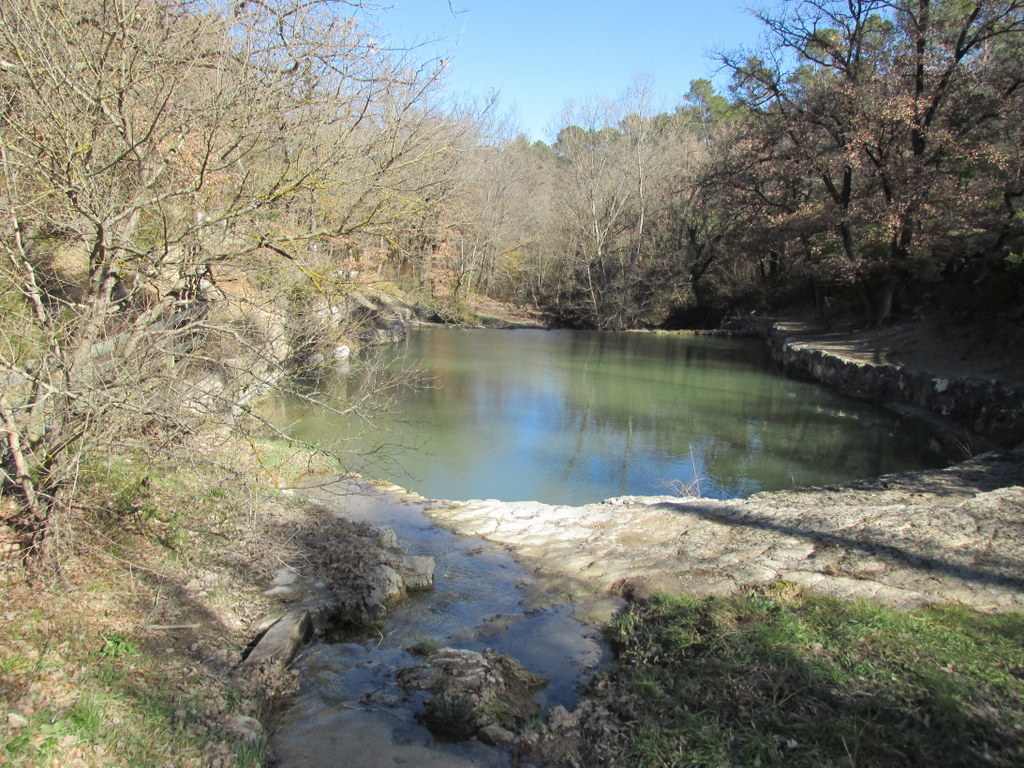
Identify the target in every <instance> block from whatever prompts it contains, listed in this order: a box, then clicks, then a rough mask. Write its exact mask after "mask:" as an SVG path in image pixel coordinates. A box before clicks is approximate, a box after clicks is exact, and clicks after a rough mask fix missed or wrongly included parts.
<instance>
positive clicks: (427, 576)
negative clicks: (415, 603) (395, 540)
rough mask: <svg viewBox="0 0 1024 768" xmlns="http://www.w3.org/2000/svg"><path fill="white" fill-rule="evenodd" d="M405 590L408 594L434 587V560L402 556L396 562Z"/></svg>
mask: <svg viewBox="0 0 1024 768" xmlns="http://www.w3.org/2000/svg"><path fill="white" fill-rule="evenodd" d="M398 570H399V572H400V573H401V576H402V581H403V582H404V583H405V588H406V589H407V590H409V591H410V592H415V591H418V590H423V589H430V588H431V587H433V586H434V558H432V557H419V556H416V555H402V556H401V558H400V559H399V562H398Z"/></svg>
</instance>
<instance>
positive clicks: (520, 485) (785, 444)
mask: <svg viewBox="0 0 1024 768" xmlns="http://www.w3.org/2000/svg"><path fill="white" fill-rule="evenodd" d="M382 354H384V355H386V356H388V358H389V361H388V362H389V364H390V365H393V366H401V365H405V366H410V365H415V366H420V367H422V368H424V369H425V370H426V371H427V372H428V373H429V374H430V377H431V380H432V382H433V386H431V387H430V388H427V389H423V390H420V391H412V390H407V391H405V392H403V393H402V394H401V396H400V397H399V398H398V401H397V403H396V405H395V407H394V408H393V409H392V411H391V412H390V413H388V414H387V415H386V418H385V419H383V421H382V423H381V424H379V425H377V427H375V428H374V429H372V430H369V431H368V432H367V431H366V430H363V431H362V432H360V430H359V429H357V427H358V426H361V425H360V424H359V423H357V422H355V421H353V420H351V419H338V418H329V417H328V416H327V415H326V414H324V413H322V412H314V411H310V410H309V409H307V408H305V407H299V404H298V403H297V402H295V401H282V402H281V403H279V411H278V414H277V416H276V418H278V419H279V420H280V421H281V422H282V423H284V422H287V423H291V424H292V427H291V429H293V430H294V433H295V434H296V436H297V437H302V438H305V439H313V440H318V441H321V442H325V443H334V442H336V441H338V440H346V441H348V443H347V444H348V446H349V447H350V448H356V449H359V450H363V451H366V450H368V449H369V447H370V446H373V445H376V444H377V443H379V442H381V441H382V440H383V439H384V438H383V437H382V436H383V435H386V434H388V430H391V432H390V434H391V436H392V438H391V442H392V443H398V444H401V445H405V446H416V447H418V448H420V450H399V451H398V452H397V454H396V458H395V460H394V461H392V462H381V463H380V464H378V465H373V466H370V467H360V470H361V471H363V472H364V473H366V472H369V474H370V475H373V476H377V477H385V478H387V479H388V480H391V481H393V482H396V483H398V484H399V485H404V486H406V487H410V488H413V489H415V490H417V491H419V492H420V493H423V494H424V495H427V496H430V497H435V498H501V499H504V500H507V501H515V500H527V499H535V500H540V501H546V502H549V503H566V504H580V503H586V502H593V501H598V500H601V499H604V498H607V497H610V496H616V495H622V494H640V495H649V494H659V493H666V492H668V491H667V490H666V488H665V485H664V484H665V483H666V481H673V482H675V483H676V484H677V485H679V486H685V487H692V488H693V489H694V490H698V489H699V491H700V493H701V494H702V495H705V496H713V497H719V498H724V497H733V496H745V495H749V494H750V493H754V492H756V491H759V490H773V489H779V488H786V487H791V486H794V485H810V484H821V483H829V482H839V481H843V480H848V479H853V478H856V477H866V476H873V475H877V474H881V473H884V472H893V471H903V470H910V469H919V468H923V467H927V466H936V465H938V464H940V463H941V461H942V459H941V457H940V456H938V455H936V454H934V453H933V452H932V451H931V450H929V448H928V445H929V439H928V436H927V434H925V433H924V432H923V427H920V426H918V425H916V424H914V423H912V422H909V421H907V420H901V419H899V418H898V417H896V416H895V415H893V414H890V413H888V412H887V411H884V410H882V409H879V408H875V407H873V406H869V405H867V404H864V403H860V402H858V401H854V400H851V399H848V398H844V397H841V396H839V395H837V394H835V393H833V392H831V391H828V390H826V389H824V388H822V387H819V386H816V385H812V384H808V383H804V382H800V381H795V380H791V379H788V378H785V377H782V376H779V375H777V374H775V373H773V372H772V371H770V370H769V367H768V365H767V359H766V355H765V352H764V346H763V344H762V343H761V342H758V341H753V340H750V341H747V340H735V339H719V338H709V337H698V338H694V337H685V336H675V335H671V336H670V335H655V334H639V333H622V334H607V333H590V332H574V331H535V330H519V331H464V330H455V329H427V330H422V331H417V332H416V333H414V334H412V336H411V337H410V339H409V341H408V342H407V343H406V344H405V345H402V347H401V348H400V349H399V348H389V349H387V350H384V351H383V353H382ZM330 386H331V387H332V388H333V390H332V391H333V392H334V394H335V395H336V396H337V397H338V398H353V397H355V396H357V395H358V390H359V386H360V385H359V382H358V380H357V379H356V378H353V377H351V376H349V377H338V378H337V379H335V380H333V381H331V382H330ZM362 426H364V425H362Z"/></svg>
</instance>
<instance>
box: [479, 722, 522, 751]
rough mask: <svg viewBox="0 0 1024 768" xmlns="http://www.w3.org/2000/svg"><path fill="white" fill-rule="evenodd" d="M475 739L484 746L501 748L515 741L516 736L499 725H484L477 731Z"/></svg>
mask: <svg viewBox="0 0 1024 768" xmlns="http://www.w3.org/2000/svg"><path fill="white" fill-rule="evenodd" d="M476 737H477V738H478V739H480V741H482V742H483V743H484V744H490V745H491V746H492V747H502V746H505V745H506V744H511V743H512V742H513V741H515V738H516V735H515V734H514V733H512V731H509V730H506V729H505V728H502V727H501V726H500V725H485V726H484V727H483V728H481V729H480V730H479V731H477V734H476Z"/></svg>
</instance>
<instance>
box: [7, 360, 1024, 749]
mask: <svg viewBox="0 0 1024 768" xmlns="http://www.w3.org/2000/svg"><path fill="white" fill-rule="evenodd" d="M807 343H812V342H811V341H808V342H807ZM868 354H871V353H868ZM938 373H940V374H941V373H942V372H941V371H939V372H938ZM237 448H238V446H235V447H234V448H232V449H231V450H232V451H235V450H237ZM257 449H258V451H260V452H262V455H261V456H260V460H259V461H258V462H256V461H254V460H251V459H249V460H246V462H248V463H247V464H246V462H242V464H239V465H237V466H235V467H234V470H233V471H234V472H236V473H237V474H236V477H237V478H238V480H237V481H230V482H224V481H223V480H221V479H219V478H218V477H217V476H216V473H214V472H213V470H212V465H206V469H205V470H204V471H205V472H206V474H203V473H202V472H200V473H199V474H197V475H195V476H194V477H193V478H192V479H190V480H187V481H185V480H184V479H183V478H182V477H175V476H172V475H159V474H155V473H152V472H150V471H149V470H148V468H147V467H146V465H145V464H144V462H140V463H139V464H137V465H135V466H134V467H133V466H131V465H126V466H124V467H120V468H118V470H117V472H118V473H120V474H119V475H118V476H117V477H111V478H109V481H110V482H109V484H110V486H111V488H113V491H112V493H111V495H112V496H113V497H114V498H115V500H116V502H117V504H118V507H117V515H116V516H112V518H111V519H112V520H115V521H118V522H117V524H116V525H108V526H107V527H103V526H100V525H98V526H97V530H96V531H95V532H93V534H94V535H90V536H89V537H86V538H85V539H84V549H83V552H82V555H81V556H79V557H77V558H76V559H75V560H74V561H73V562H71V563H69V564H68V566H67V568H66V571H65V578H66V581H67V589H66V591H62V590H59V589H54V590H51V591H50V592H48V593H44V594H39V593H38V591H37V590H36V589H35V588H34V586H33V585H32V584H30V583H28V582H27V581H26V580H24V578H23V574H22V573H21V572H20V571H19V570H18V569H17V568H16V567H14V566H10V567H7V568H5V570H4V578H5V582H4V585H5V589H4V602H3V605H2V606H0V617H2V618H3V619H4V622H5V625H4V641H3V643H2V644H0V662H2V664H3V668H4V679H3V688H2V691H0V693H2V703H3V707H4V713H3V714H4V715H5V716H6V726H5V728H4V731H3V744H2V747H0V749H3V754H4V755H5V756H6V760H7V761H8V762H9V763H10V764H12V765H26V766H28V765H32V766H36V765H62V766H63V765H80V766H94V765H95V766H99V765H119V764H120V765H139V764H154V765H161V764H166V765H220V766H228V765H249V766H255V765H258V764H260V762H261V761H262V760H263V759H264V754H265V753H264V749H265V742H266V738H267V735H266V730H265V727H264V726H265V725H266V724H268V723H270V722H272V712H271V709H270V707H271V704H272V701H273V698H274V694H275V692H282V691H283V692H287V691H288V690H289V686H290V685H291V684H292V683H293V677H292V675H291V674H289V673H285V674H283V675H279V676H277V677H276V678H274V679H272V680H260V679H257V676H246V675H242V676H239V674H238V671H237V670H238V662H239V660H240V659H241V658H242V655H243V653H244V652H245V649H246V645H247V644H248V643H249V642H250V641H251V640H252V639H253V637H254V636H255V635H256V634H257V633H258V631H259V627H260V626H261V622H262V620H263V619H265V618H266V617H267V616H272V615H273V614H275V613H276V612H280V611H281V610H282V608H283V606H284V605H286V604H287V603H288V601H287V600H285V601H284V602H283V601H282V597H281V595H282V590H280V589H279V588H280V587H285V588H287V586H288V584H287V583H281V584H276V583H275V582H277V581H278V580H281V581H283V582H287V581H288V578H287V576H288V574H287V573H282V569H284V570H289V569H293V570H297V571H302V572H303V578H304V579H305V580H306V581H311V582H316V581H317V580H319V579H321V575H323V576H324V577H325V578H327V579H328V580H330V579H335V580H337V582H338V583H339V584H342V583H345V582H353V581H360V580H361V581H363V582H364V583H365V581H366V578H365V577H366V573H365V567H366V566H367V565H374V566H375V565H378V564H379V563H377V562H376V561H373V562H371V560H370V559H368V558H366V557H364V555H365V552H364V551H363V550H362V549H359V548H358V547H360V546H362V544H361V543H365V542H366V540H367V539H368V538H373V536H372V535H371V534H369V533H368V532H367V531H366V530H365V529H362V528H354V527H352V526H349V525H347V524H345V523H344V522H343V521H340V522H339V521H338V520H337V517H336V514H335V512H336V511H340V512H342V513H343V511H344V507H345V500H344V499H340V500H338V502H337V503H336V504H335V505H334V506H335V507H336V509H325V508H322V507H309V506H307V505H304V504H301V503H299V502H297V501H296V500H295V499H294V498H289V497H287V496H282V495H281V493H280V490H279V487H282V486H293V485H300V484H302V481H301V478H300V477H299V476H300V475H302V474H304V473H305V472H306V470H308V471H309V472H312V473H314V474H316V473H324V472H329V471H330V468H329V467H326V466H315V465H314V466H309V467H304V468H302V469H299V470H294V469H288V468H287V467H289V466H291V467H293V468H294V466H295V459H299V460H300V461H306V460H308V455H306V454H303V453H301V452H295V453H294V455H290V452H289V451H287V450H282V449H281V447H280V446H278V447H274V448H268V447H260V446H257ZM225 450H226V447H225V445H224V444H223V443H220V442H217V441H216V440H214V439H213V438H212V437H208V438H204V439H203V440H197V441H196V443H195V445H191V446H188V451H189V452H190V453H191V454H192V455H193V457H194V458H195V459H197V466H200V465H203V462H204V460H216V461H217V462H219V463H221V464H223V463H224V460H225V456H224V454H225ZM243 453H244V451H243ZM289 473H291V474H289ZM254 476H260V477H261V478H262V480H261V481H260V482H255V483H253V482H251V481H249V480H245V481H243V480H242V479H241V478H243V477H250V478H251V477H254ZM99 479H101V478H97V480H99ZM307 479H308V478H307ZM105 482H106V481H105ZM115 486H116V487H115ZM1022 486H1024V453H1022V451H1021V450H1020V449H1018V450H1015V451H1009V452H1003V453H1000V454H989V455H985V456H979V457H975V458H973V459H971V460H969V461H967V462H965V463H963V464H959V465H956V466H954V467H950V468H948V469H945V470H936V471H932V472H920V473H911V474H904V475H897V476H889V477H884V478H877V479H871V480H865V481H862V482H858V483H852V484H847V485H844V486H837V487H832V488H823V489H800V490H793V491H787V492H784V493H775V494H762V495H759V496H755V497H752V498H750V499H746V500H739V501H730V502H718V501H714V500H707V499H686V498H675V497H660V498H623V499H617V500H612V501H610V502H605V503H604V504H596V505H588V506H587V507H583V508H575V507H550V506H547V505H534V504H502V503H500V502H451V503H435V504H432V505H430V506H431V509H430V510H429V514H431V515H432V516H433V518H434V520H435V521H437V522H438V523H440V524H442V525H444V526H445V527H449V528H451V529H452V530H454V531H457V532H460V533H473V534H475V535H482V536H484V537H485V538H487V539H488V540H489V541H490V542H491V543H492V545H493V546H495V547H499V548H506V547H507V548H509V549H510V550H511V551H513V552H514V554H515V555H516V557H517V558H518V559H519V560H520V562H522V563H523V564H524V565H525V566H526V567H527V568H528V569H529V570H531V571H533V572H534V573H536V574H537V576H538V578H539V581H540V583H541V584H542V588H541V589H542V591H546V590H551V591H553V592H556V593H559V595H560V599H561V598H569V599H574V600H577V601H578V603H579V605H580V609H579V610H578V611H577V614H576V615H577V616H580V617H583V618H588V619H589V620H590V621H592V622H595V623H598V624H600V623H603V622H605V621H607V619H608V618H609V615H610V614H609V606H610V605H611V603H609V601H608V600H607V599H600V600H599V598H606V596H607V595H608V594H611V595H613V596H617V597H619V598H621V599H622V600H623V601H624V600H630V601H632V602H633V604H634V605H637V606H639V605H642V604H643V601H644V600H645V599H646V598H647V597H649V596H650V595H652V594H654V593H655V592H662V593H669V594H678V595H691V596H694V595H695V596H699V597H709V598H712V599H719V597H718V596H726V595H731V594H734V593H737V592H747V591H751V590H770V589H772V588H773V587H772V585H774V584H780V583H781V584H785V585H787V587H786V589H787V590H790V591H791V592H792V593H793V594H797V595H803V594H807V595H825V596H835V597H840V598H842V599H843V600H844V601H848V600H849V599H850V598H867V599H870V600H871V601H873V602H874V603H881V604H887V605H892V606H898V607H900V608H901V609H904V610H905V609H907V608H909V607H913V606H920V605H924V604H928V603H931V602H935V601H940V602H951V603H953V604H956V605H961V606H971V607H972V608H976V609H979V610H981V611H986V612H990V611H1019V610H1021V604H1022V597H1021V595H1022V586H1021V581H1020V574H1021V572H1022V571H1024V567H1022V566H1024V540H1022V539H1024V533H1022V529H1021V526H1020V520H1021V515H1022V514H1024V498H1022V493H1024V491H1022ZM393 492H395V493H398V498H399V500H400V501H401V502H403V503H417V504H421V503H425V501H424V500H419V499H417V498H416V497H414V496H413V495H411V494H403V493H399V492H398V491H393ZM125 520H127V521H128V524H123V523H124V521H125ZM346 542H349V543H352V546H349V545H348V544H346ZM360 542H361V543H360ZM314 543H315V544H316V546H314ZM317 551H335V552H341V553H342V554H341V556H340V557H339V558H336V559H335V561H334V562H333V563H326V562H323V561H322V560H323V559H322V558H320V557H318V556H316V555H315V552H317ZM275 589H277V590H278V592H277V593H275V592H274V590H275ZM284 591H287V590H286V589H285V590H284ZM83 598H85V599H83ZM722 599H726V598H722ZM619 604H620V605H621V604H622V602H620V603H619ZM588 606H590V607H588ZM126 702H127V703H126ZM607 703H608V702H605V703H601V700H600V697H598V698H595V699H592V700H591V701H590V703H589V704H586V705H585V706H584V708H583V710H581V711H584V710H587V711H590V712H591V713H593V712H598V711H600V714H599V715H595V717H596V719H594V718H591V717H589V716H588V718H587V719H586V721H585V722H584V719H582V718H580V717H577V716H576V714H573V715H571V716H570V715H568V714H567V713H564V710H563V711H561V712H559V711H557V710H556V711H555V713H554V717H555V721H557V722H554V721H552V720H550V719H549V721H548V725H547V726H545V727H550V728H551V730H552V731H553V732H560V736H559V738H562V737H564V736H565V731H566V729H568V730H573V729H574V730H575V732H576V733H579V732H581V729H582V730H584V731H585V730H586V729H587V728H590V727H598V728H600V727H604V726H605V725H608V724H609V723H611V721H610V720H607V719H605V720H602V719H601V718H607V717H609V715H608V713H609V712H610V711H611V709H609V707H608V706H605V704H607ZM588 708H589V709H588ZM577 714H578V713H577ZM559 723H560V724H561V726H564V727H562V728H561V730H560V731H559V728H557V727H554V726H557V725H559ZM595 723H597V725H595ZM601 723H604V724H603V725H602V724H601ZM634 725H635V723H634ZM652 764H657V763H652Z"/></svg>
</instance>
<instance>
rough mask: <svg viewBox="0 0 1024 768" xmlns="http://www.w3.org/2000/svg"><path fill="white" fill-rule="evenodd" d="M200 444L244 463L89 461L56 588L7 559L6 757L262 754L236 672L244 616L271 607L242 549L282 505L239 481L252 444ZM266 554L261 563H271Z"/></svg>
mask: <svg viewBox="0 0 1024 768" xmlns="http://www.w3.org/2000/svg"><path fill="white" fill-rule="evenodd" d="M195 450H196V452H197V455H200V454H202V452H203V450H204V449H203V448H202V447H197V448H196V449H195ZM206 450H208V451H209V452H211V453H213V454H215V455H216V457H217V458H218V460H222V461H226V460H227V459H226V458H225V457H226V454H228V453H229V452H230V450H238V451H239V456H238V457H236V458H237V461H238V462H239V463H240V464H241V465H242V466H241V471H240V472H239V474H238V475H237V476H236V477H235V478H234V479H232V478H230V477H229V478H226V476H225V475H224V474H223V473H222V472H221V471H220V470H218V469H214V468H212V466H211V464H210V462H209V461H206V460H205V457H203V456H201V457H200V458H201V460H200V461H198V462H197V463H196V464H195V465H189V466H180V467H178V468H173V469H168V468H166V467H162V468H158V467H156V466H154V465H153V464H152V463H151V462H149V461H147V460H146V459H145V457H136V458H135V459H134V460H132V459H131V457H121V458H120V459H119V460H116V461H111V462H110V463H109V464H107V463H105V464H102V465H98V466H94V467H91V468H86V471H84V472H83V481H84V485H85V486H87V487H83V489H82V490H83V493H82V499H83V503H84V504H85V505H86V506H87V508H88V509H89V510H90V511H89V512H88V514H87V513H86V512H84V511H83V512H82V514H81V518H80V519H79V520H78V522H77V524H76V549H75V552H74V553H73V554H72V556H71V557H69V558H68V560H67V562H66V564H65V566H64V571H63V574H62V577H61V580H58V582H57V583H56V584H55V585H53V586H52V587H50V588H49V589H45V590H43V589H40V588H39V587H38V585H36V584H33V583H30V582H29V580H28V579H27V578H26V576H27V574H26V573H25V572H24V571H23V570H22V569H21V568H20V567H19V565H18V564H17V563H16V562H13V561H10V562H8V561H0V765H11V766H26V767H28V766H32V767H33V768H36V767H37V766H38V767H45V766H60V767H61V768H63V767H64V766H69V767H70V766H86V767H92V766H97V767H98V766H103V767H104V768H105V767H106V766H132V767H134V766H161V767H162V766H218V767H219V768H228V766H231V767H233V768H256V766H260V765H263V764H264V763H265V760H266V743H265V738H263V737H262V736H261V735H260V734H259V733H258V732H255V731H253V730H252V728H245V727H242V726H243V725H244V724H246V723H251V722H252V721H251V720H248V718H252V717H256V718H262V719H264V720H266V715H267V713H268V710H267V707H268V701H267V699H266V698H265V697H264V692H263V690H262V689H260V687H259V682H258V681H252V682H250V681H247V680H244V679H241V678H238V677H236V676H234V675H233V673H232V670H233V668H234V666H235V664H236V663H237V661H238V660H239V658H240V657H241V651H242V649H243V648H244V647H245V644H246V643H247V642H248V640H249V639H250V638H249V636H248V634H247V633H246V630H245V628H246V627H247V626H248V625H249V621H250V620H251V619H252V617H253V616H256V617H258V616H259V615H260V612H262V611H265V610H267V609H268V608H272V606H271V605H270V604H269V603H267V604H264V602H261V601H265V600H266V598H263V596H262V590H263V589H264V588H265V584H264V581H265V577H264V576H259V577H258V578H254V567H255V560H256V559H257V558H258V555H254V554H253V551H250V550H249V549H246V548H245V547H246V546H251V547H258V548H259V551H262V550H263V549H269V548H270V547H271V543H270V542H269V541H266V540H265V539H264V538H263V531H265V530H269V529H268V528H267V526H274V525H277V524H278V523H277V522H274V521H275V520H276V518H273V515H272V514H271V510H275V509H284V506H283V505H285V504H286V500H282V499H281V496H280V494H279V493H277V492H276V490H273V489H272V486H270V485H269V483H264V484H263V485H254V484H252V483H251V482H247V481H246V480H245V479H244V478H245V477H246V476H248V477H249V478H251V477H252V476H253V469H254V466H255V460H254V459H252V457H251V455H249V456H247V455H246V446H241V447H238V446H235V448H234V449H231V448H230V447H229V446H225V445H224V444H221V443H218V444H216V445H212V444H211V445H209V446H208V447H207V449H206ZM268 451H269V452H275V451H276V449H274V448H271V449H268ZM282 455H283V452H282ZM282 471H286V468H284V467H282ZM254 509H259V510H260V514H259V515H257V514H256V513H255V512H254ZM274 514H277V513H274ZM281 514H283V515H284V518H283V519H286V520H291V519H292V518H291V517H289V516H288V514H287V513H284V512H282V513H281ZM295 514H297V515H300V514H301V513H298V512H296V513H295ZM241 539H245V541H246V542H247V543H242V542H241V541H240V540H241ZM266 557H267V558H269V560H268V563H266V564H263V565H261V566H260V567H261V568H263V569H264V570H267V569H268V568H272V567H273V565H274V564H275V563H276V560H275V559H274V557H275V555H274V553H273V552H269V553H268V554H267V555H266Z"/></svg>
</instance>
